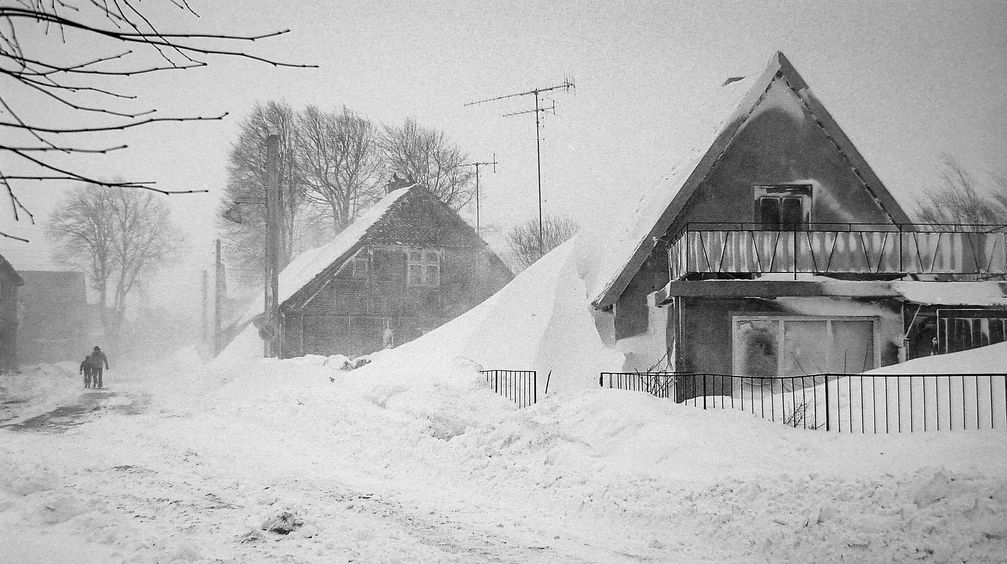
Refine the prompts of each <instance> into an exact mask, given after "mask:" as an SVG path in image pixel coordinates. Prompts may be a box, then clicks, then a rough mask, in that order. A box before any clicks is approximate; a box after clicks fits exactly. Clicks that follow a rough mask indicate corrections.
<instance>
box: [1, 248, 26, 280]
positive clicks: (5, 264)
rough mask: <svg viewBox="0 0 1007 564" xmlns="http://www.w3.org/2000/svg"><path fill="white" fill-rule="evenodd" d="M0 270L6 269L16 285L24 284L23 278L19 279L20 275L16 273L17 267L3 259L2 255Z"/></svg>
mask: <svg viewBox="0 0 1007 564" xmlns="http://www.w3.org/2000/svg"><path fill="white" fill-rule="evenodd" d="M0 270H6V271H7V273H8V274H9V275H10V277H11V278H12V279H13V280H14V282H16V283H17V285H18V286H21V285H22V284H24V280H22V279H21V275H20V274H18V272H17V269H15V268H14V266H13V265H11V263H9V262H7V259H5V258H4V256H3V255H0Z"/></svg>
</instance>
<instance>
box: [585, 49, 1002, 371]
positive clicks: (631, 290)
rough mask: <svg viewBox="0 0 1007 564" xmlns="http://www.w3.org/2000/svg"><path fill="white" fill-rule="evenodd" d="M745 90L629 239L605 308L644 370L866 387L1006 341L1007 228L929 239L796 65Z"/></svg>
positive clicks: (601, 308) (599, 295)
mask: <svg viewBox="0 0 1007 564" xmlns="http://www.w3.org/2000/svg"><path fill="white" fill-rule="evenodd" d="M729 82H730V81H729ZM745 83H748V84H750V85H751V86H750V87H748V89H747V91H745V90H742V91H740V92H738V94H740V95H742V97H741V99H740V102H738V99H737V98H735V100H734V101H733V104H732V108H734V110H733V113H731V114H730V117H729V118H728V119H727V120H726V121H724V122H720V123H719V124H718V126H717V128H716V129H715V130H714V131H713V132H712V133H714V137H713V139H712V141H710V142H708V143H706V144H704V145H703V146H702V147H701V149H700V150H699V151H697V152H696V153H695V154H693V155H692V156H691V158H690V159H689V160H688V161H687V162H685V163H684V164H682V165H681V166H679V167H678V168H677V170H676V172H675V173H674V174H672V175H671V176H670V177H668V178H666V179H665V180H664V181H663V183H662V184H661V185H660V187H659V188H658V189H657V190H655V191H654V192H653V193H652V194H649V195H647V196H645V197H644V198H642V199H641V204H640V206H639V207H638V208H637V209H636V210H635V218H636V220H637V224H636V225H630V226H628V227H627V228H626V229H625V230H624V232H623V233H622V234H621V235H617V236H613V239H615V240H616V246H615V251H614V252H612V254H611V256H610V258H609V260H608V261H607V264H606V267H605V268H606V269H607V270H605V271H604V272H602V273H600V274H599V275H598V276H597V281H596V283H595V285H594V287H593V288H594V290H593V292H592V295H591V300H592V304H593V306H594V308H595V309H596V310H597V315H596V317H597V318H598V325H599V327H600V328H601V329H602V333H603V334H604V335H606V337H607V339H608V341H609V343H610V344H612V345H615V346H617V347H618V348H619V349H620V350H621V351H622V352H624V353H625V354H626V357H627V362H626V368H627V369H634V370H646V369H648V368H654V367H659V368H661V369H666V370H667V369H673V370H677V371H687V372H696V373H712V374H735V375H747V376H768V375H772V376H776V375H802V374H814V373H822V372H860V371H863V370H866V369H870V368H874V367H877V366H881V365H888V364H893V363H896V362H899V361H900V359H903V360H904V359H905V358H907V357H908V358H912V357H916V356H921V355H927V354H932V353H933V352H951V351H956V350H962V349H966V348H971V347H974V346H979V345H982V344H989V343H995V342H999V341H1003V340H1004V333H1005V331H1004V329H1005V325H1004V324H1005V321H1007V287H1005V285H1004V284H1003V283H1002V282H1001V283H998V282H993V281H990V280H997V279H999V280H1004V274H1005V273H1007V260H1005V244H1007V240H1005V237H1007V235H1005V231H1007V229H1005V228H1004V227H1005V226H982V227H977V226H963V225H941V226H933V225H917V224H914V223H913V222H912V220H911V219H910V217H909V216H908V215H907V214H906V212H905V211H904V209H903V208H902V206H901V205H900V204H899V203H898V202H897V201H896V200H895V198H893V197H892V195H891V194H890V193H889V191H888V189H887V188H886V187H885V185H884V184H883V183H882V181H881V180H880V179H879V178H878V176H877V175H876V174H875V173H874V172H873V171H872V170H871V167H870V166H869V165H868V164H867V162H866V161H865V160H864V158H863V156H862V155H861V154H860V152H859V151H858V150H857V149H856V147H854V145H853V143H852V142H851V141H850V139H849V138H848V137H847V136H846V134H845V133H844V132H843V130H842V129H841V128H840V127H839V125H838V124H837V123H836V121H835V120H834V119H833V118H832V116H831V115H830V114H829V112H828V111H827V110H826V109H825V107H824V106H823V105H822V103H821V102H820V101H819V100H818V98H817V97H815V95H814V94H813V93H812V92H811V90H810V88H809V87H808V85H807V83H806V82H805V81H804V80H803V79H802V78H801V76H800V75H799V74H798V73H797V71H796V70H795V69H794V67H793V66H792V65H791V64H790V63H789V62H788V61H787V59H786V58H785V57H784V56H783V54H782V53H776V54H775V55H773V57H771V59H770V61H769V64H768V66H767V68H766V69H765V70H764V71H763V73H762V74H761V75H760V76H758V77H757V78H754V80H753V79H752V78H750V79H748V80H746V81H745ZM725 84H726V83H725ZM732 86H733V85H732ZM727 88H728V87H725V89H724V90H726V89H727ZM982 280H986V281H982Z"/></svg>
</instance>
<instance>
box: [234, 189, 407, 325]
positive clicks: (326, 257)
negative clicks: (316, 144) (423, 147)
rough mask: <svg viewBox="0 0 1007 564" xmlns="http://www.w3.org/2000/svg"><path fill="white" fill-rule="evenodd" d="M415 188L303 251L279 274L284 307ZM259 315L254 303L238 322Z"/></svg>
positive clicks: (398, 193) (391, 196)
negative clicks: (320, 243) (317, 245)
mask: <svg viewBox="0 0 1007 564" xmlns="http://www.w3.org/2000/svg"><path fill="white" fill-rule="evenodd" d="M416 186H418V185H417V184H413V185H412V186H408V187H405V188H399V189H398V190H395V191H392V192H390V193H389V194H387V195H386V196H385V197H384V198H382V199H381V200H379V201H378V203H376V204H374V205H373V206H372V207H371V208H370V209H368V210H367V211H366V212H364V213H363V214H362V215H361V216H360V217H358V218H357V219H356V221H354V222H353V223H351V224H350V225H349V226H348V227H347V228H346V229H344V230H343V231H341V232H340V233H339V234H338V235H336V236H335V238H334V239H332V240H331V241H329V242H328V243H326V244H324V245H322V246H320V247H316V248H314V249H310V250H307V251H304V252H303V253H301V254H300V255H298V256H297V258H295V259H294V260H292V261H290V264H288V265H287V267H286V268H284V269H283V270H282V271H281V272H280V277H279V278H280V287H279V290H278V292H277V297H278V302H279V303H280V304H282V303H283V302H285V301H287V300H289V299H290V298H291V297H292V296H293V295H294V294H296V293H297V291H298V290H300V289H301V288H303V287H304V286H306V285H307V284H308V283H309V282H311V281H312V280H314V279H315V277H316V276H318V275H319V274H321V273H322V272H323V271H324V270H325V269H326V268H328V267H329V266H331V265H332V263H334V262H336V261H338V260H340V259H342V258H344V255H346V254H347V253H348V252H350V251H351V250H352V249H353V247H354V246H356V244H357V243H359V242H360V240H361V239H362V238H363V237H364V235H366V234H367V231H368V230H369V229H370V228H371V227H373V226H374V225H375V224H376V223H377V222H378V221H380V220H381V218H383V217H384V216H385V214H387V213H388V211H389V210H391V209H392V207H393V206H394V205H395V204H396V202H398V201H399V200H401V199H402V197H403V196H405V195H406V194H408V193H409V192H410V191H411V190H412V189H413V188H414V187H416ZM260 314H262V305H261V304H258V303H256V304H253V305H252V306H251V307H249V308H248V311H246V312H245V314H244V315H243V316H242V317H241V319H240V321H239V322H238V323H239V324H240V325H244V324H245V323H248V322H249V321H251V320H253V319H255V318H256V317H257V316H259V315H260Z"/></svg>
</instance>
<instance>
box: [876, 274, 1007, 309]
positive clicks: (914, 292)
mask: <svg viewBox="0 0 1007 564" xmlns="http://www.w3.org/2000/svg"><path fill="white" fill-rule="evenodd" d="M892 289H893V290H895V291H896V292H898V293H899V294H900V295H901V296H902V297H904V298H905V299H906V301H910V302H913V303H917V304H925V305H955V306H969V305H970V306H1001V307H1007V284H1005V283H1003V282H919V281H915V280H913V281H898V282H892Z"/></svg>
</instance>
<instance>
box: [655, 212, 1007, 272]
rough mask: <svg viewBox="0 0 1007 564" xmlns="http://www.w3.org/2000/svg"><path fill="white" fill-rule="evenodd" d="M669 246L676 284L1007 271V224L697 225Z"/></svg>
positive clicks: (690, 225)
mask: <svg viewBox="0 0 1007 564" xmlns="http://www.w3.org/2000/svg"><path fill="white" fill-rule="evenodd" d="M670 241H671V243H670V244H669V247H668V263H669V264H668V268H669V275H670V277H671V279H672V280H678V279H680V278H682V277H684V276H686V275H689V274H707V273H732V274H738V273H755V274H762V273H795V274H796V273H809V274H875V275H877V274H881V275H886V274H974V275H979V276H1000V275H1004V274H1007V225H952V224H929V225H922V224H911V225H896V224H878V223H814V224H809V225H806V226H802V227H801V228H800V229H796V230H780V229H767V228H766V227H765V226H763V225H762V224H759V223H732V222H691V223H688V224H686V225H685V226H684V227H683V228H682V229H681V230H679V231H678V232H677V233H676V234H675V235H674V236H673V237H671V238H670Z"/></svg>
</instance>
